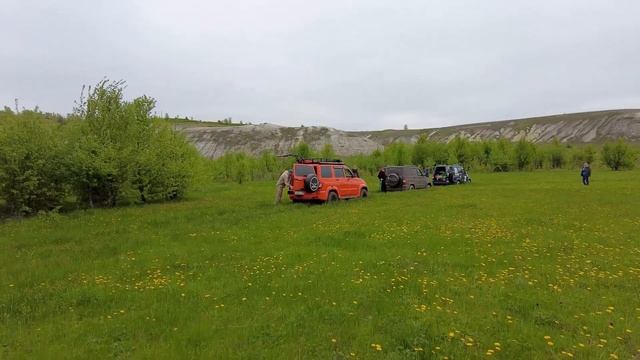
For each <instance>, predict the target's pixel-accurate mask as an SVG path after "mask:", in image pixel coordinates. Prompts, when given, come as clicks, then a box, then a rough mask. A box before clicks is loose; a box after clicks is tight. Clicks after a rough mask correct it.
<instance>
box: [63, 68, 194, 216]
mask: <svg viewBox="0 0 640 360" xmlns="http://www.w3.org/2000/svg"><path fill="white" fill-rule="evenodd" d="M124 85H125V84H124V82H122V81H116V82H109V81H107V80H103V81H101V82H99V83H98V84H97V85H96V86H95V87H94V88H93V90H92V91H90V92H89V94H88V95H87V98H86V100H85V99H81V101H80V103H79V106H78V107H77V108H76V111H75V117H76V118H77V119H78V120H77V124H76V125H75V126H74V127H73V142H72V143H73V144H74V148H73V149H72V161H71V165H72V167H71V172H72V174H73V177H72V181H73V183H74V185H75V189H76V192H77V193H78V197H79V199H80V200H81V201H82V203H83V204H84V205H86V206H89V207H103V206H115V205H116V204H117V202H118V201H129V200H130V199H132V198H133V199H136V200H137V201H142V202H146V201H154V200H168V199H176V198H180V197H181V196H183V194H184V192H185V190H186V187H187V185H188V181H189V179H190V176H191V162H192V161H193V159H194V157H195V156H197V155H196V153H195V151H194V150H193V148H192V146H191V145H189V144H188V143H187V142H186V140H185V139H184V138H183V137H182V136H181V135H179V134H177V133H175V132H174V131H173V129H171V128H170V127H169V126H168V125H167V124H163V123H162V122H161V121H154V120H153V118H152V116H151V111H152V110H153V108H154V107H155V100H154V99H152V98H149V97H146V96H142V97H138V98H136V99H134V100H133V101H125V100H124V98H123V90H124Z"/></svg>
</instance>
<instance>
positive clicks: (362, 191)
mask: <svg viewBox="0 0 640 360" xmlns="http://www.w3.org/2000/svg"><path fill="white" fill-rule="evenodd" d="M367 196H369V192H368V191H367V189H362V190H360V198H361V199H364V198H366V197H367Z"/></svg>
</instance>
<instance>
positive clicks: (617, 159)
mask: <svg viewBox="0 0 640 360" xmlns="http://www.w3.org/2000/svg"><path fill="white" fill-rule="evenodd" d="M636 156H637V155H636V154H635V153H634V151H633V150H632V149H631V147H630V146H629V145H628V144H627V143H626V142H625V141H624V140H623V139H619V140H618V141H616V142H615V143H609V142H607V143H605V144H604V146H603V147H602V161H604V163H605V164H606V165H607V166H608V167H609V168H611V170H615V171H617V170H622V169H631V168H633V165H634V162H635V160H636Z"/></svg>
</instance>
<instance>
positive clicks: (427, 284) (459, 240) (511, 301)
mask: <svg viewBox="0 0 640 360" xmlns="http://www.w3.org/2000/svg"><path fill="white" fill-rule="evenodd" d="M638 175H640V173H639V172H637V171H633V172H625V173H620V172H604V171H603V172H594V176H593V179H592V184H591V185H590V186H588V187H586V186H583V185H581V183H580V179H579V176H578V175H577V174H576V173H575V172H574V171H570V172H569V171H564V170H557V171H542V172H530V173H527V172H518V173H493V174H476V175H474V182H473V183H472V184H470V185H461V186H452V187H437V188H434V189H432V190H428V191H415V192H405V193H388V194H380V193H375V192H372V194H371V196H370V198H369V199H367V200H364V201H348V202H342V203H339V204H337V205H336V206H306V205H298V204H296V205H293V204H290V203H287V204H286V205H283V206H273V205H272V204H271V200H272V196H273V191H274V189H273V187H274V184H273V183H272V182H270V181H268V182H250V183H243V184H242V185H237V184H229V183H216V182H214V181H207V182H206V183H203V184H202V185H201V186H200V187H197V188H195V189H194V191H192V192H190V193H188V195H187V199H186V200H185V201H182V202H177V203H164V204H154V205H147V206H132V207H127V208H116V209H101V210H86V211H78V212H74V213H71V214H68V215H57V214H50V215H47V216H39V217H36V218H32V219H27V220H8V221H5V222H4V223H1V224H0V264H1V265H0V266H1V268H0V269H1V271H0V289H1V291H0V358H3V359H14V358H90V357H94V358H109V357H115V358H132V357H133V358H273V359H282V358H287V359H289V358H320V359H327V358H390V359H400V358H412V359H413V358H419V359H420V358H425V359H430V358H445V357H447V358H449V359H454V358H485V357H491V356H496V357H501V358H507V359H517V358H537V359H548V358H569V357H574V358H589V359H596V358H597V359H609V358H614V357H617V358H620V359H629V358H633V357H634V356H637V354H638V352H639V351H640V337H639V336H640V303H639V302H638V298H639V297H638V294H640V268H639V266H638V256H639V255H640V240H639V238H638V235H637V230H638V228H640V209H639V208H638V206H637V204H638V203H640V193H638V192H637V191H636V187H637V184H638V182H637V180H636V178H635V177H637V176H638ZM368 180H369V181H370V187H371V188H373V187H374V185H375V183H374V182H373V181H374V179H372V178H370V179H368Z"/></svg>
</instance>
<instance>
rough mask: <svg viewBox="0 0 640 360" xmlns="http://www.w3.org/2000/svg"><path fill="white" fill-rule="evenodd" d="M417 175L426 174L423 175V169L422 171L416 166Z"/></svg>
mask: <svg viewBox="0 0 640 360" xmlns="http://www.w3.org/2000/svg"><path fill="white" fill-rule="evenodd" d="M416 175H418V176H424V175H422V171H420V169H418V168H416Z"/></svg>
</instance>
